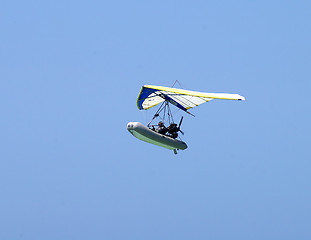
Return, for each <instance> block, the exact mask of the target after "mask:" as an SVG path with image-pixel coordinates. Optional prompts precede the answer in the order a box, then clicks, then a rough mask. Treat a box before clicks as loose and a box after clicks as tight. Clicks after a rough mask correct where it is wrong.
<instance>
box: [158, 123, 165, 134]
mask: <svg viewBox="0 0 311 240" xmlns="http://www.w3.org/2000/svg"><path fill="white" fill-rule="evenodd" d="M156 132H157V133H160V134H165V133H167V128H166V127H165V126H164V124H163V122H161V121H160V122H159V124H158V127H157V129H156Z"/></svg>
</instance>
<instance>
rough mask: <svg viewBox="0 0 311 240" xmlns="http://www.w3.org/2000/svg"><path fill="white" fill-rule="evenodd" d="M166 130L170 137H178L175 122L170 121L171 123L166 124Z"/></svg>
mask: <svg viewBox="0 0 311 240" xmlns="http://www.w3.org/2000/svg"><path fill="white" fill-rule="evenodd" d="M167 130H168V134H169V136H170V137H172V138H174V139H175V138H177V137H178V133H177V132H178V131H179V129H178V127H177V124H176V123H171V125H169V126H168V128H167Z"/></svg>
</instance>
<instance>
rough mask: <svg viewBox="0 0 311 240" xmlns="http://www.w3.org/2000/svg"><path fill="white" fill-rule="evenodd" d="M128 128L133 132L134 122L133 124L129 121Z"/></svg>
mask: <svg viewBox="0 0 311 240" xmlns="http://www.w3.org/2000/svg"><path fill="white" fill-rule="evenodd" d="M126 128H127V130H128V131H129V132H132V131H133V129H134V124H133V122H129V123H128V124H127V126H126Z"/></svg>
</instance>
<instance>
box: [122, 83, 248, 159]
mask: <svg viewBox="0 0 311 240" xmlns="http://www.w3.org/2000/svg"><path fill="white" fill-rule="evenodd" d="M213 99H226V100H240V101H243V100H245V98H244V97H243V96H241V95H239V94H232V93H205V92H197V91H191V90H184V89H178V88H173V87H163V86H154V85H144V86H142V88H141V91H140V93H139V95H138V98H137V107H138V109H139V110H148V109H150V108H152V107H155V106H159V107H158V109H157V111H156V113H155V114H154V116H153V118H152V119H151V121H150V122H149V123H148V124H147V125H146V126H145V125H143V124H142V123H140V122H129V123H128V124H127V130H128V131H129V132H130V133H131V134H132V135H133V136H134V137H136V138H138V139H140V140H142V141H145V142H148V143H151V144H154V145H157V146H160V147H164V148H167V149H169V150H173V151H174V153H175V154H177V150H185V149H187V148H188V146H187V144H186V143H185V142H184V141H182V140H181V139H180V137H179V138H177V136H178V133H177V132H180V133H181V134H184V133H183V131H182V130H181V129H180V127H181V124H182V121H183V116H182V117H181V119H180V121H179V124H178V125H177V124H176V123H175V122H174V119H173V117H174V116H173V115H174V114H173V113H172V110H171V106H173V107H176V108H178V109H180V110H182V111H183V112H185V113H187V114H188V115H192V116H194V115H193V114H192V113H190V112H189V109H191V108H194V107H196V106H198V105H200V104H202V103H205V102H209V101H211V100H213ZM156 118H160V119H161V122H167V123H168V125H169V127H168V128H165V131H164V132H161V131H160V130H159V127H160V126H158V128H157V129H155V128H154V125H152V122H153V121H154V120H155V119H156ZM171 126H172V127H171ZM170 127H171V128H170ZM162 130H163V129H162Z"/></svg>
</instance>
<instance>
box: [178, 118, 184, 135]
mask: <svg viewBox="0 0 311 240" xmlns="http://www.w3.org/2000/svg"><path fill="white" fill-rule="evenodd" d="M183 119H184V116H182V117H181V119H180V122H179V125H178V127H177V129H178V131H179V132H181V133H182V135H184V132H183V131H181V130H180V125H181V123H182V120H183Z"/></svg>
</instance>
